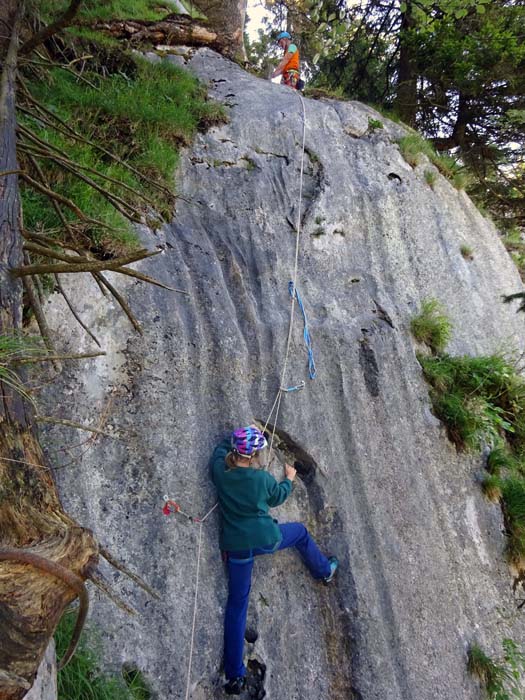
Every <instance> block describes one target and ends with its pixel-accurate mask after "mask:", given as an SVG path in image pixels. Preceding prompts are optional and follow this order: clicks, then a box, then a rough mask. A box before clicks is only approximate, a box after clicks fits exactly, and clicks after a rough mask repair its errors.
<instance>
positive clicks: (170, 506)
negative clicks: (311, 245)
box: [162, 92, 316, 700]
mask: <svg viewBox="0 0 525 700" xmlns="http://www.w3.org/2000/svg"><path fill="white" fill-rule="evenodd" d="M297 95H298V97H299V99H300V100H301V104H302V108H303V135H302V148H301V171H300V178H299V202H298V212H297V225H296V227H295V256H294V268H293V277H292V280H291V281H290V282H289V285H288V289H289V292H290V297H291V305H290V320H289V324H288V337H287V340H286V351H285V354H284V363H283V368H282V371H281V375H280V383H279V388H278V390H277V394H276V397H275V400H274V402H273V405H272V408H271V410H270V414H269V415H268V418H267V419H266V423H265V425H264V428H263V432H266V429H267V427H268V423H269V422H270V419H271V417H272V415H273V412H274V410H275V420H274V424H273V428H272V437H271V441H270V453H271V450H272V447H273V442H274V437H275V426H276V425H277V420H278V417H279V411H280V407H281V399H282V396H283V394H286V393H290V392H294V391H300V390H301V389H303V388H304V386H305V383H304V381H302V382H301V383H300V384H298V385H296V386H288V387H286V386H285V384H284V382H285V379H286V370H287V367H288V358H289V355H290V347H291V343H292V332H293V321H294V309H295V301H296V300H297V303H298V306H299V308H300V309H301V313H302V315H303V321H304V330H303V337H304V340H305V344H306V347H307V350H308V365H309V374H310V379H314V378H315V376H316V370H315V363H314V358H313V350H312V342H311V339H310V333H309V330H308V322H307V318H306V313H305V310H304V306H303V303H302V300H301V297H300V295H299V292H298V291H297V274H298V269H299V236H300V233H301V209H302V199H303V179H304V154H305V141H306V108H305V104H304V100H303V97H302V95H301V94H300V93H299V92H297ZM164 500H165V505H164V507H163V509H162V512H163V513H164V515H170V514H172V513H173V514H176V513H179V514H180V515H182V516H183V517H185V518H187V519H188V520H190V521H192V522H195V523H198V525H199V534H198V545H197V570H196V574H195V595H194V600H193V621H192V627H191V637H190V653H189V660H188V671H187V682H186V695H185V700H189V697H190V685H191V668H192V663H193V650H194V640H195V629H196V624H197V609H198V605H197V604H198V594H199V577H200V561H201V552H202V529H203V525H204V523H205V521H206V520H207V518H208V516H209V515H211V513H213V511H214V510H215V509H216V508H217V506H218V505H219V503H218V502H217V503H216V504H215V505H214V506H213V508H210V510H209V511H208V512H207V513H206V515H205V516H204V517H203V518H196V517H194V516H192V515H189V514H188V513H185V512H184V511H183V510H182V509H181V507H180V505H179V504H178V503H177V502H176V501H174V500H172V499H170V498H168V496H164Z"/></svg>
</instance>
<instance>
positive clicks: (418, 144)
mask: <svg viewBox="0 0 525 700" xmlns="http://www.w3.org/2000/svg"><path fill="white" fill-rule="evenodd" d="M397 143H398V145H399V150H400V151H401V155H402V156H403V158H404V159H405V160H406V161H407V163H409V164H410V165H411V166H412V167H415V166H416V165H418V163H419V156H420V154H421V153H422V154H423V155H425V156H426V157H427V158H428V159H429V161H430V162H431V163H432V164H433V165H435V166H436V168H437V169H438V170H439V172H440V173H441V174H442V175H444V176H445V177H446V178H447V180H450V181H451V182H452V183H453V184H454V186H455V187H456V186H457V185H456V177H458V178H459V177H460V173H463V175H462V176H461V177H462V178H463V180H462V182H464V183H465V184H466V183H467V178H468V176H467V174H466V173H465V170H464V168H463V167H462V166H461V165H460V164H459V163H458V162H457V161H456V159H455V158H453V157H452V156H449V155H446V154H440V153H437V152H436V150H435V149H434V146H433V145H432V144H431V143H430V141H427V140H426V139H424V138H423V137H422V136H420V135H419V134H415V133H414V134H408V135H407V136H403V137H402V138H400V139H398V141H397ZM457 182H459V179H458V180H457ZM429 184H430V183H429ZM458 189H462V188H461V187H458Z"/></svg>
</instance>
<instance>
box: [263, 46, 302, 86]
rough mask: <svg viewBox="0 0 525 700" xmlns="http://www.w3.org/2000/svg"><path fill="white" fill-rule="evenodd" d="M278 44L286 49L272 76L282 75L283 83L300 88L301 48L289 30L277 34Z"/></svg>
mask: <svg viewBox="0 0 525 700" xmlns="http://www.w3.org/2000/svg"><path fill="white" fill-rule="evenodd" d="M277 45H278V46H279V48H281V49H282V50H283V51H284V54H283V57H282V59H281V62H280V63H279V65H278V66H277V68H276V69H275V70H274V72H273V73H272V76H271V77H272V78H277V76H278V75H282V78H281V84H282V85H288V87H292V88H295V89H296V90H298V89H300V86H301V82H302V81H300V80H299V49H298V48H297V46H296V45H295V44H294V43H293V42H292V37H291V36H290V34H288V32H281V33H280V34H278V35H277Z"/></svg>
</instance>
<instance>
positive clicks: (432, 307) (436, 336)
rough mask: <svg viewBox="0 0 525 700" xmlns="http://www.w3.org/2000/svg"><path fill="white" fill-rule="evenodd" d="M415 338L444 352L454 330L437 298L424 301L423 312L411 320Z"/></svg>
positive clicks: (437, 350) (433, 349)
mask: <svg viewBox="0 0 525 700" xmlns="http://www.w3.org/2000/svg"><path fill="white" fill-rule="evenodd" d="M410 330H411V332H412V335H413V336H414V338H415V339H416V340H417V341H419V342H420V343H425V345H428V347H429V348H430V349H431V350H432V351H433V352H435V353H440V352H443V350H444V349H445V347H446V345H447V343H448V341H449V340H450V336H451V332H452V324H451V322H450V320H449V319H448V317H447V316H446V314H445V313H444V311H443V307H442V305H441V304H440V303H439V301H437V299H427V300H426V301H424V302H423V303H422V306H421V312H420V313H419V315H418V316H415V317H414V318H413V319H412V320H411V322H410Z"/></svg>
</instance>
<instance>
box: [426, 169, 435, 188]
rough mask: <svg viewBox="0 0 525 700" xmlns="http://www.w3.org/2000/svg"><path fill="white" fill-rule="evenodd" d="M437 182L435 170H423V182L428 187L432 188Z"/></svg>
mask: <svg viewBox="0 0 525 700" xmlns="http://www.w3.org/2000/svg"><path fill="white" fill-rule="evenodd" d="M436 180H437V173H436V171H435V170H428V169H427V170H425V182H426V183H427V185H429V186H430V187H434V185H435V184H436Z"/></svg>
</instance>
